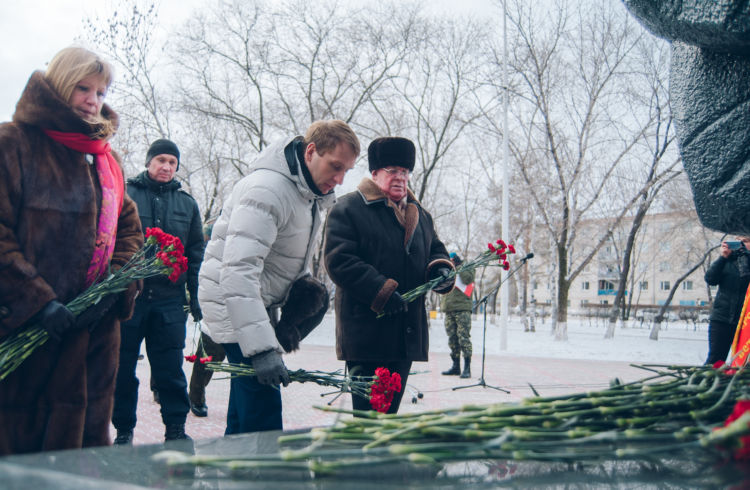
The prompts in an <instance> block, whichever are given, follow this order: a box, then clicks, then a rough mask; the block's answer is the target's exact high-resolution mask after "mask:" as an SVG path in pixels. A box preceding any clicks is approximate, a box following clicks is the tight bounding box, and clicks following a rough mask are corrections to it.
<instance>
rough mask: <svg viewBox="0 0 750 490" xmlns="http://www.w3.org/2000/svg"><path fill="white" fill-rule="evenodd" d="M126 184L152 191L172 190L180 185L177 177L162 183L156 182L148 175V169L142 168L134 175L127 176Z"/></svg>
mask: <svg viewBox="0 0 750 490" xmlns="http://www.w3.org/2000/svg"><path fill="white" fill-rule="evenodd" d="M128 185H133V186H136V187H142V188H144V189H150V190H152V191H154V192H167V191H174V190H177V189H179V188H181V187H182V184H180V182H179V181H178V180H177V179H172V180H170V181H169V182H165V183H163V184H162V183H161V182H157V181H155V180H154V179H152V178H151V177H149V176H148V170H144V171H143V172H141V173H139V174H138V175H136V176H135V177H131V178H129V179H128Z"/></svg>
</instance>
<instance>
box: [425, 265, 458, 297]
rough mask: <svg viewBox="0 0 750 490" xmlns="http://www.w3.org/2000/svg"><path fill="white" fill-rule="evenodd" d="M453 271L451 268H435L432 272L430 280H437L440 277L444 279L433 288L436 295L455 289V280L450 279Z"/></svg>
mask: <svg viewBox="0 0 750 490" xmlns="http://www.w3.org/2000/svg"><path fill="white" fill-rule="evenodd" d="M450 273H451V269H450V268H449V267H435V268H434V269H432V270H431V271H430V279H437V278H438V277H442V278H443V280H442V281H440V282H439V283H437V284H436V285H434V286H432V290H433V291H435V292H436V293H439V292H443V291H445V290H446V289H448V288H452V287H453V280H454V279H453V278H452V277H450V278H449V277H448V276H450Z"/></svg>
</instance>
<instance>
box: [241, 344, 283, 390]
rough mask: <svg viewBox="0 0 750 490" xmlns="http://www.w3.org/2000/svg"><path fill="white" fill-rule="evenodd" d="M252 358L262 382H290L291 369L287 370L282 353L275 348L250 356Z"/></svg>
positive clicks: (254, 367) (271, 383)
mask: <svg viewBox="0 0 750 490" xmlns="http://www.w3.org/2000/svg"><path fill="white" fill-rule="evenodd" d="M250 360H251V361H252V363H253V369H255V376H256V377H257V378H258V382H259V383H260V384H264V385H271V386H275V385H278V384H283V385H284V386H287V385H288V384H289V371H287V370H286V366H285V365H284V361H283V360H282V359H281V354H279V353H278V352H276V351H275V350H273V349H272V350H267V351H265V352H261V353H260V354H255V355H254V356H250Z"/></svg>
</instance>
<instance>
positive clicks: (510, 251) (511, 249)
mask: <svg viewBox="0 0 750 490" xmlns="http://www.w3.org/2000/svg"><path fill="white" fill-rule="evenodd" d="M508 253H509V254H514V253H516V247H514V246H513V245H512V244H510V245H508Z"/></svg>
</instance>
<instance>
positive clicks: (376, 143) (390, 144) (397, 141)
mask: <svg viewBox="0 0 750 490" xmlns="http://www.w3.org/2000/svg"><path fill="white" fill-rule="evenodd" d="M415 155H416V150H415V148H414V143H412V142H411V141H410V140H408V139H406V138H400V137H398V136H388V137H385V138H377V139H375V140H373V141H372V143H370V146H369V147H367V162H368V164H369V166H370V172H372V171H374V170H377V169H379V168H385V167H391V166H393V167H403V168H405V169H407V170H408V171H409V172H411V171H412V170H414V157H415Z"/></svg>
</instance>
